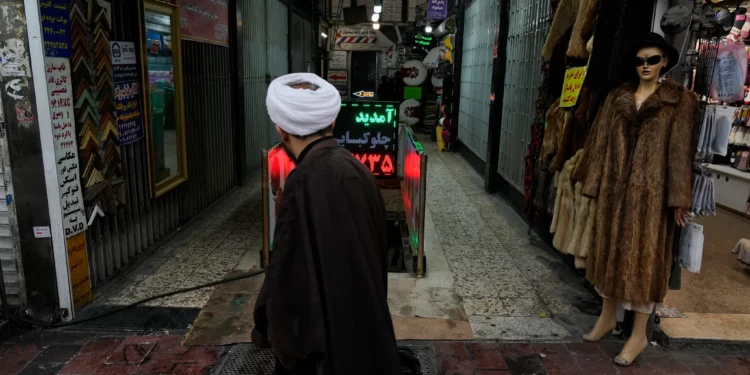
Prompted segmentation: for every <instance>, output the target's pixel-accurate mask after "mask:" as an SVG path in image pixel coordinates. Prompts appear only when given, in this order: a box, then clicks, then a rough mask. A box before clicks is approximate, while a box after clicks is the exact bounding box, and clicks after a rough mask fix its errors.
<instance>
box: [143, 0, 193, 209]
mask: <svg viewBox="0 0 750 375" xmlns="http://www.w3.org/2000/svg"><path fill="white" fill-rule="evenodd" d="M146 11H151V12H154V13H161V14H164V15H167V16H169V17H170V18H171V23H170V27H171V29H172V69H173V76H174V85H175V90H174V91H175V99H174V104H175V110H176V111H177V118H176V125H177V159H178V161H177V162H178V167H179V173H178V174H177V175H174V176H171V177H169V178H167V179H165V180H163V181H161V182H158V183H157V182H156V181H155V177H154V166H153V155H152V154H153V152H154V151H153V147H154V146H153V139H152V137H153V135H152V134H153V133H152V129H151V96H150V94H149V92H148V87H149V85H148V61H147V56H148V54H147V50H146V49H147V46H146V21H145V19H146V17H145V12H146ZM139 16H140V22H139V24H140V25H139V26H140V30H139V38H140V48H141V70H142V72H143V74H142V78H141V92H142V94H141V95H142V96H143V106H144V114H145V116H146V118H145V119H144V120H145V121H144V123H145V126H146V129H145V131H146V146H147V147H146V148H147V155H148V186H149V192H150V194H151V198H158V197H160V196H162V195H164V194H166V193H167V192H169V191H170V190H172V189H174V188H176V187H177V186H179V185H180V184H182V183H183V182H185V181H187V179H188V171H187V153H186V152H187V143H186V138H185V107H184V95H185V94H184V88H183V76H182V38H181V35H180V8H179V7H177V6H175V5H171V4H167V3H163V2H160V1H156V0H144V3H143V9H141V10H140V12H139Z"/></svg>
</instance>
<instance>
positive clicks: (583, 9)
mask: <svg viewBox="0 0 750 375" xmlns="http://www.w3.org/2000/svg"><path fill="white" fill-rule="evenodd" d="M597 3H598V0H561V1H560V4H559V5H558V7H557V10H556V11H555V16H554V18H552V25H551V26H550V29H549V33H548V34H547V40H546V41H545V43H544V47H543V49H542V55H543V56H544V58H545V59H546V60H547V61H549V60H550V59H551V58H552V52H553V50H554V49H555V45H557V43H558V41H559V40H560V39H561V38H562V37H563V35H565V32H566V31H568V30H569V29H570V28H571V27H572V28H573V31H572V33H571V35H570V42H569V43H568V50H567V56H569V57H574V58H580V59H586V58H588V57H589V51H588V50H587V49H586V43H587V42H588V41H589V38H591V36H592V35H593V34H594V27H595V26H596V11H597Z"/></svg>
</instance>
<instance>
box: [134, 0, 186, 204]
mask: <svg viewBox="0 0 750 375" xmlns="http://www.w3.org/2000/svg"><path fill="white" fill-rule="evenodd" d="M178 12H179V11H178V8H177V7H175V6H172V5H169V4H165V3H162V2H158V1H151V0H147V1H146V2H145V5H144V12H143V21H144V22H143V25H142V28H141V30H142V31H143V34H142V37H141V41H142V43H143V44H142V54H141V56H144V58H143V59H142V63H143V70H144V72H145V74H144V75H143V76H144V82H143V87H146V88H147V89H148V95H144V96H145V106H146V117H147V118H146V124H147V131H146V137H147V139H148V169H149V184H150V192H151V197H153V198H156V197H159V196H161V195H163V194H165V193H167V192H168V191H170V190H172V189H174V188H175V187H177V186H178V185H180V184H181V183H183V182H185V181H186V180H187V177H188V176H187V158H186V154H185V152H186V150H185V119H184V112H183V87H182V83H183V79H182V53H181V48H180V47H181V44H180V16H179V13H178ZM144 91H145V90H144Z"/></svg>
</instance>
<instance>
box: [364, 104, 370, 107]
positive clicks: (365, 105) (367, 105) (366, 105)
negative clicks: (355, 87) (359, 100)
mask: <svg viewBox="0 0 750 375" xmlns="http://www.w3.org/2000/svg"><path fill="white" fill-rule="evenodd" d="M362 106H363V107H372V106H371V105H369V104H362Z"/></svg>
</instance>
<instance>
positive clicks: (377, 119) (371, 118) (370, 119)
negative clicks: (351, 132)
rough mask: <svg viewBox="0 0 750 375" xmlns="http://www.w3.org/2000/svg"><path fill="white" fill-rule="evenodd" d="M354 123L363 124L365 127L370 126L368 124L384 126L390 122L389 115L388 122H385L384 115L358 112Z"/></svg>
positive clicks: (389, 115) (389, 116)
mask: <svg viewBox="0 0 750 375" xmlns="http://www.w3.org/2000/svg"><path fill="white" fill-rule="evenodd" d="M354 121H355V122H356V123H358V124H365V126H370V124H385V123H386V122H387V121H391V114H390V113H389V114H388V120H387V121H386V117H385V115H381V114H378V112H372V113H369V114H368V113H365V112H360V113H359V114H358V115H357V117H356V118H354Z"/></svg>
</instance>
